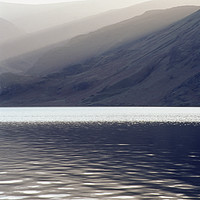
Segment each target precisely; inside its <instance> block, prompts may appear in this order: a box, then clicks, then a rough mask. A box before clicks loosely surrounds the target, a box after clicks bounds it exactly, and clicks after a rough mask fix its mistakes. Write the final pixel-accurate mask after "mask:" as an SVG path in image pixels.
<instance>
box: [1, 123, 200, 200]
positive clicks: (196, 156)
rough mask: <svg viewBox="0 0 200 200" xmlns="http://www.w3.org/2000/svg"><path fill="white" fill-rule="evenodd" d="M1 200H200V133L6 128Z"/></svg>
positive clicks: (167, 128)
mask: <svg viewBox="0 0 200 200" xmlns="http://www.w3.org/2000/svg"><path fill="white" fill-rule="evenodd" d="M0 144H1V145H0V199H3V200H6V199H14V200H15V199H31V200H35V199H81V200H84V199H87V200H91V199H106V200H107V199H108V200H109V199H139V200H140V199H152V200H154V199H165V200H167V199H200V125H192V124H187V125H183V124H175V125H173V124H160V123H148V124H144V123H140V124H130V123H121V124H120V123H99V124H98V123H72V124H70V123H68V124H67V123H44V124H39V123H35V124H31V123H30V124H25V123H16V124H12V123H0Z"/></svg>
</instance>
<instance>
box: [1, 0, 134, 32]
mask: <svg viewBox="0 0 200 200" xmlns="http://www.w3.org/2000/svg"><path fill="white" fill-rule="evenodd" d="M136 2H137V1H135V0H87V1H76V2H65V3H53V4H40V5H31V4H17V3H3V2H1V3H0V17H2V18H4V19H8V20H9V21H11V22H13V23H14V24H16V25H17V26H19V27H23V28H24V29H25V30H26V31H27V32H35V31H38V30H42V29H45V28H49V27H52V26H56V25H58V24H63V23H67V22H71V21H74V20H78V19H82V18H83V17H88V16H92V15H96V14H98V13H101V12H105V11H108V10H111V9H118V8H122V7H126V6H130V5H133V4H135V3H136Z"/></svg>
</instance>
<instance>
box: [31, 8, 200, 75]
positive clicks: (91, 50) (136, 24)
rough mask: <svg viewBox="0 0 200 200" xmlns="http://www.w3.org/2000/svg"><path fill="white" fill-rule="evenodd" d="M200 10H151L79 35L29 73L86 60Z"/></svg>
mask: <svg viewBox="0 0 200 200" xmlns="http://www.w3.org/2000/svg"><path fill="white" fill-rule="evenodd" d="M198 9H199V8H198V7H195V6H183V7H176V8H171V9H166V10H155V11H148V12H146V13H144V14H143V15H140V16H137V17H134V18H132V19H129V20H126V21H123V22H121V23H117V24H114V25H111V26H108V27H105V28H102V29H99V30H97V31H95V32H91V33H89V34H85V35H81V36H78V37H75V38H73V39H72V40H70V41H69V42H66V43H63V44H60V46H55V47H52V48H51V50H49V51H48V52H47V53H45V54H44V55H43V56H41V58H40V59H39V60H38V61H37V62H36V63H35V65H34V66H33V67H32V68H31V69H29V70H28V74H30V75H33V74H35V75H45V74H48V73H52V72H56V71H59V70H61V69H62V68H63V67H66V66H70V65H73V64H79V63H82V62H84V61H86V60H87V59H90V58H91V57H93V56H97V55H100V54H102V53H104V52H106V51H108V50H109V49H112V48H116V47H117V46H120V45H122V44H124V43H128V42H129V41H132V40H136V39H139V38H141V37H144V36H146V35H148V34H150V33H153V32H155V31H158V30H161V29H162V28H164V27H166V26H168V25H170V24H172V23H174V22H177V21H178V20H180V19H183V18H184V17H186V16H188V15H190V14H191V13H193V12H195V11H197V10H198Z"/></svg>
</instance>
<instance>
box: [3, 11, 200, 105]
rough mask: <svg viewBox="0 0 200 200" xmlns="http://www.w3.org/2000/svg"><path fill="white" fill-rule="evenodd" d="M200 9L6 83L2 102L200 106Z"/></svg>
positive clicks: (18, 103)
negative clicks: (25, 80)
mask: <svg viewBox="0 0 200 200" xmlns="http://www.w3.org/2000/svg"><path fill="white" fill-rule="evenodd" d="M199 35H200V11H197V12H196V13H194V14H192V15H190V16H189V17H187V18H185V19H183V20H181V21H179V22H177V23H175V24H174V25H171V26H169V27H167V28H165V29H163V30H161V31H158V32H156V33H153V34H150V35H149V36H146V37H144V38H143V39H140V40H138V41H133V42H132V43H129V44H126V45H122V46H120V47H119V48H117V49H115V50H112V51H110V52H107V53H105V54H103V55H101V56H99V57H94V58H93V59H90V60H88V61H87V62H85V63H83V64H80V65H75V66H71V67H67V68H65V69H64V70H63V71H62V72H60V73H55V74H52V75H49V76H47V77H43V78H40V80H36V81H35V82H34V83H30V84H20V83H19V84H18V85H17V86H18V87H17V89H16V88H15V89H12V88H11V89H9V88H7V89H6V88H5V89H4V90H2V94H1V95H0V105H9V106H11V105H13V106H17V105H18V106H22V105H23V106H31V105H37V106H38V105H62V106H63V105H70V106H72V105H74V106H75V105H109V106H111V105H118V106H119V105H124V106H125V105H126V106H129V105H135V106H163V105H167V106H183V105H187V106H199V105H200V103H199V98H200V87H199V82H200V68H199V65H200V56H199V54H200V51H199V47H200V37H199Z"/></svg>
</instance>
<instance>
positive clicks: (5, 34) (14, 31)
mask: <svg viewBox="0 0 200 200" xmlns="http://www.w3.org/2000/svg"><path fill="white" fill-rule="evenodd" d="M0 30H1V31H0V43H1V42H4V41H6V40H8V39H11V38H15V37H19V36H20V35H23V34H25V33H24V32H23V31H22V30H20V29H19V28H18V27H16V26H15V25H14V24H12V23H11V22H9V21H7V20H5V19H2V18H0Z"/></svg>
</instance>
